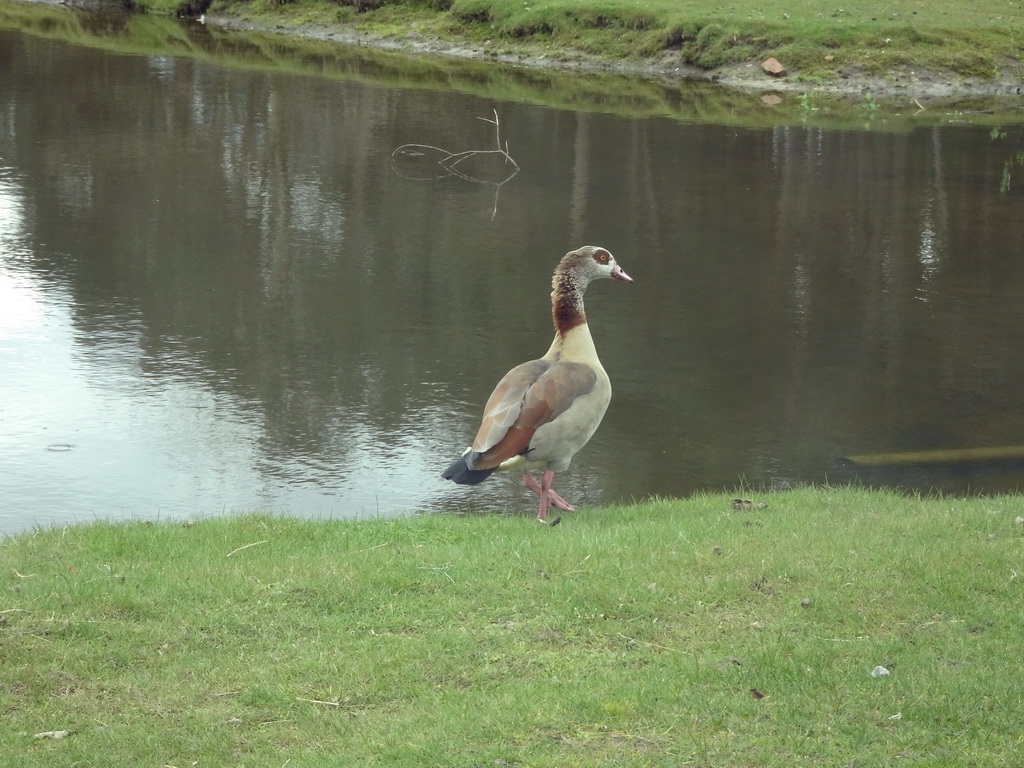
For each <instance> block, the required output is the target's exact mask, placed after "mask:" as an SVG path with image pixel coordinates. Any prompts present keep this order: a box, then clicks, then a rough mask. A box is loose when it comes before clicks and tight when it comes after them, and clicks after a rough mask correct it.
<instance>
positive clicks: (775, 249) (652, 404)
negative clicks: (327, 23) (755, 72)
mask: <svg viewBox="0 0 1024 768" xmlns="http://www.w3.org/2000/svg"><path fill="white" fill-rule="evenodd" d="M0 62H2V64H3V66H0V163H2V164H3V167H2V168H0V240H2V245H3V248H2V255H0V291H2V296H0V298H2V300H3V303H2V304H0V307H2V309H0V317H2V318H3V319H2V321H0V329H2V330H0V333H2V336H0V339H2V344H3V347H2V355H0V365H2V366H3V375H2V376H0V402H2V403H3V422H4V423H3V427H4V429H3V432H2V434H0V456H2V459H3V462H4V465H5V472H4V473H3V476H2V478H0V500H2V501H0V505H2V509H0V528H3V529H7V530H11V529H17V528H23V527H24V526H26V525H27V524H29V523H31V522H32V521H38V522H41V523H49V522H54V521H56V522H59V521H65V520H72V519H90V518H91V517H93V516H104V517H105V516H108V515H114V516H121V515H137V516H140V517H152V516H156V515H164V516H174V517H185V516H190V515H204V514H217V513H222V512H224V511H233V510H243V509H244V510H248V509H253V508H269V509H275V510H282V511H287V512H289V513H294V514H300V515H307V516H327V515H334V516H353V515H377V514H393V513H395V512H400V511H412V510H417V511H426V510H434V509H488V508H490V509H509V510H516V509H524V510H526V509H529V508H530V507H531V505H532V502H531V501H530V500H529V499H527V498H526V495H525V492H524V491H522V490H521V489H520V488H519V487H518V485H517V484H516V480H515V479H509V480H507V481H502V480H498V481H495V482H491V483H488V484H486V485H485V486H481V487H480V488H475V489H453V488H452V487H451V485H450V484H448V483H445V482H444V481H442V480H440V478H439V477H438V473H439V471H440V470H441V469H442V468H443V467H444V466H445V465H446V464H447V463H448V462H449V461H450V460H451V459H452V458H453V457H454V456H455V455H457V453H458V452H459V451H460V450H461V449H462V448H463V447H464V445H465V444H466V443H467V441H468V440H469V438H470V436H471V434H472V431H473V430H474V428H475V426H476V422H477V419H478V417H479V411H480V408H481V407H482V403H483V399H484V398H485V397H486V394H487V393H488V392H489V391H490V387H491V386H492V385H493V383H494V381H495V380H496V378H497V377H498V376H500V375H501V374H502V373H503V372H504V371H505V370H507V369H508V368H509V367H511V366H512V365H514V364H516V363H518V362H521V361H522V360H523V359H525V358H527V357H529V356H531V355H539V354H541V353H542V352H543V351H544V349H546V348H547V345H548V343H549V341H550V338H549V337H550V331H549V326H548V320H547V317H548V312H549V306H548V295H547V294H548V290H549V280H550V272H551V269H552V267H553V265H554V264H555V262H556V261H557V259H558V258H559V257H560V256H561V254H562V253H564V252H565V251H566V250H568V249H569V248H571V247H575V246H577V245H580V244H583V243H588V242H590V243H593V242H597V243H601V244H604V245H606V246H608V247H610V248H611V249H612V250H613V251H614V252H615V253H616V256H617V257H618V258H619V260H620V262H621V263H622V264H623V266H624V268H625V269H626V270H627V271H628V272H629V273H630V274H631V275H633V276H634V278H636V280H637V282H636V284H635V285H634V286H633V289H634V290H631V291H629V292H628V295H626V293H627V292H621V293H620V292H615V294H614V295H611V294H610V293H607V292H603V291H600V290H598V289H596V288H595V290H594V291H593V295H592V296H589V295H588V304H587V306H588V310H589V312H590V314H591V321H592V326H593V331H594V335H595V339H596V341H597V344H598V348H599V350H600V353H601V357H602V360H603V361H604V364H605V367H606V368H607V369H608V370H609V373H610V375H611V376H612V381H613V385H614V388H615V396H614V398H613V402H612V406H611V410H610V411H609V414H608V416H607V418H606V421H605V423H604V425H603V426H602V428H601V430H600V431H599V432H598V434H597V436H596V437H595V439H594V440H593V442H592V443H591V444H590V446H588V447H587V449H586V450H585V451H584V452H583V453H581V454H580V456H579V457H577V460H576V461H575V463H574V466H573V469H572V470H571V471H570V472H569V473H566V475H565V476H564V478H563V479H560V486H559V487H560V492H562V493H563V494H564V495H565V496H566V497H567V498H574V499H579V500H580V501H581V502H585V503H602V502H612V501H616V500H619V499H630V498H641V497H644V496H646V495H649V494H685V493H690V492H693V491H694V490H696V489H701V488H722V487H730V488H731V487H734V486H735V485H736V484H737V483H739V482H743V481H746V482H750V483H753V484H762V483H763V484H767V485H771V484H775V483H785V482H789V481H798V482H799V481H812V482H820V481H823V480H845V479H849V478H850V476H851V475H850V471H849V469H848V468H844V467H842V466H839V465H837V464H836V461H835V460H836V457H838V456H840V455H843V454H853V453H865V452H871V451H881V450H885V451H893V450H919V449H923V448H928V447H959V446H965V447H966V446H979V445H1003V444H1019V443H1021V442H1022V438H1021V435H1022V433H1024V409H1022V407H1021V406H1022V404H1024V403H1022V400H1024V397H1022V390H1021V387H1020V386H1019V382H1020V381H1021V380H1022V376H1024V358H1022V357H1021V356H1020V355H1019V347H1020V341H1021V334H1022V331H1021V329H1022V328H1024V307H1022V305H1021V303H1020V301H1019V297H1020V296H1021V295H1022V289H1024V261H1022V260H1021V259H1020V246H1019V243H1020V242H1022V236H1024V231H1022V229H1024V220H1022V219H1024V217H1021V216H1020V210H1021V197H1022V194H1024V192H1022V190H1021V188H1020V187H1009V188H1007V187H1006V186H1005V184H1004V183H1003V182H1004V168H1005V164H1006V162H1007V158H1008V157H1012V156H1013V155H1012V153H1013V152H1014V151H1016V150H1017V149H1019V139H1017V141H1018V144H1016V145H1015V144H1013V139H1012V137H1005V138H1004V139H1002V140H997V139H994V138H992V136H990V134H989V133H988V131H983V130H977V129H972V128H970V127H966V126H958V127H949V128H939V127H932V128H925V129H917V130H907V131H906V132H903V133H880V132H871V133H868V132H857V131H827V130H824V129H821V128H813V127H810V128H809V127H803V126H799V125H798V126H776V127H773V128H769V129H765V130H752V129H751V130H742V129H734V128H726V127H722V126H717V125H701V124H684V123H680V122H677V121H673V120H667V119H660V118H659V119H646V120H642V119H626V118H621V117H615V116H609V115H595V114H586V113H577V112H571V111H564V110H556V109H544V108H538V107H533V106H530V105H527V104H522V103H516V102H512V101H508V102H501V103H498V104H494V103H492V102H491V101H490V100H483V99H479V98H475V97H472V96H465V95H460V94H457V93H452V92H424V91H411V90H403V89H400V88H388V87H385V86H377V85H370V84H366V83H360V82H355V81H345V80H337V79H335V80H326V79H320V78H315V77H296V76H289V75H283V74H262V73H253V72H244V71H231V70H223V69H219V68H217V67H216V66H213V65H210V64H206V63H202V62H198V61H195V60H189V59H175V58H168V57H167V56H163V55H160V56H149V57H145V56H114V55H110V54H105V53H101V52H98V51H94V50H90V49H87V48H77V47H73V46H66V45H62V44H57V43H53V42H48V41H45V40H39V39H36V38H31V37H27V36H22V35H19V34H17V33H12V32H0ZM495 108H497V110H498V113H499V114H500V119H501V127H502V135H503V136H505V137H507V138H508V140H509V142H510V144H511V148H512V154H513V156H514V157H515V159H516V162H517V163H518V164H519V165H520V166H521V168H522V170H521V172H520V173H518V174H517V175H516V177H515V179H514V180H513V181H512V182H511V183H509V184H506V185H505V186H504V187H502V188H501V196H500V205H499V206H498V207H497V209H496V208H495V198H494V190H493V187H492V186H490V185H478V184H471V183H466V181H465V180H464V179H460V178H458V177H454V176H452V177H446V178H441V179H437V180H435V181H431V182H423V181H419V180H410V179H408V178H404V177H403V175H402V174H398V173H395V170H394V166H393V164H392V158H391V155H392V153H393V151H394V150H395V148H396V147H399V146H401V145H403V144H409V143H420V144H428V145H432V146H437V147H449V148H464V147H465V148H468V147H481V146H490V145H491V144H492V143H493V141H494V135H493V126H489V125H488V124H486V123H483V122H481V121H480V120H478V119H477V118H478V117H480V116H487V115H490V114H491V111H492V109H495ZM65 443H66V444H69V445H71V446H73V450H70V451H47V450H46V448H47V446H50V445H54V444H65ZM863 477H864V478H865V479H867V480H868V481H870V482H884V483H887V484H895V485H903V486H907V487H915V488H920V489H924V490H927V489H929V488H932V487H941V488H944V489H947V490H950V491H954V492H962V491H966V490H970V489H976V488H979V487H981V488H987V489H1002V488H1012V487H1016V485H1017V483H1018V482H1019V480H1020V477H1021V475H1020V468H1019V467H1016V466H1013V465H1008V464H1002V465H999V466H990V465H986V466H977V465H975V466H968V467H958V468H954V469H952V470H951V469H949V468H946V467H924V468H911V469H908V468H901V469H900V470H899V471H898V472H888V473H887V472H880V471H878V470H872V474H868V475H864V476H863Z"/></svg>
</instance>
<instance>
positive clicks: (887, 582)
mask: <svg viewBox="0 0 1024 768" xmlns="http://www.w3.org/2000/svg"><path fill="white" fill-rule="evenodd" d="M754 501H759V502H763V503H765V504H766V506H764V507H758V506H751V507H747V508H740V509H736V508H734V505H733V504H732V503H731V500H730V498H729V497H726V496H708V497H698V498H693V499H689V500H685V501H656V502H650V503H645V504H641V505H637V506H631V507H624V508H608V509H599V510H586V511H583V512H580V513H576V514H571V515H565V516H564V519H563V522H562V524H561V525H559V526H557V527H554V528H548V527H542V526H539V525H537V524H536V523H534V522H532V521H531V520H530V519H529V518H522V517H507V516H482V517H471V518H457V517H445V516H434V517H417V518H409V519H401V520H380V521H372V522H344V521H332V522H305V521H296V520H290V519H282V518H273V517H263V516H250V517H241V518H235V519H219V520H206V521H199V522H196V523H194V524H172V523H162V524H156V525H151V524H144V523H138V522H130V523H120V524H116V525H110V524H102V523H98V524H93V525H85V526H80V527H73V528H68V529H61V530H47V531H37V532H32V533H28V534H25V535H21V536H17V537H14V538H11V539H8V540H5V541H3V542H2V543H0V565H2V567H0V573H2V575H3V580H4V599H3V602H4V604H3V605H2V606H0V648H2V657H0V658H2V675H0V708H2V711H3V713H4V719H5V726H6V727H5V728H4V729H2V730H0V754H2V755H6V756H8V758H11V757H15V756H16V760H17V764H18V765H20V766H53V765H105V766H120V765H123V766H139V765H174V766H186V765H200V766H201V765H247V766H264V765H267V766H270V765H273V766H282V765H289V766H307V765H328V764H331V765H382V766H384V765H387V766H423V765H444V766H467V767H468V766H603V765H608V766H611V765H615V766H662V765H664V766H675V765H703V766H735V765H743V766H769V765H785V766H810V765H849V766H885V765H933V766H940V765H950V766H972V765H974V766H1004V765H1005V766H1010V765H1015V764H1018V760H1019V754H1020V749H1021V743H1020V742H1021V735H1020V734H1021V731H1020V713H1021V712H1022V711H1024V700H1022V699H1024V693H1022V689H1021V687H1020V679H1021V677H1022V675H1024V657H1022V655H1021V653H1020V638H1021V633H1022V629H1024V619H1022V616H1021V612H1020V604H1021V583H1022V578H1020V577H1018V573H1019V572H1020V571H1022V570H1024V529H1022V527H1021V525H1019V524H1018V523H1017V522H1015V518H1016V516H1017V515H1019V514H1020V513H1021V509H1022V507H1024V502H1022V499H1020V498H1011V497H1004V498H996V499H974V500H967V501H953V500H943V499H927V500H918V499H906V498H902V497H899V496H896V495H893V494H887V493H880V492H869V491H860V490H842V491H833V490H801V491H796V492H790V493H785V494H776V495H768V496H765V497H761V498H756V499H754ZM876 666H884V667H886V668H887V669H888V670H889V671H890V674H889V675H885V676H878V677H873V676H872V674H871V672H872V669H873V668H875V667H876ZM46 732H53V733H52V734H51V737H46V736H37V734H41V733H46ZM64 732H67V733H64ZM54 735H55V736H57V738H53V737H52V736H54Z"/></svg>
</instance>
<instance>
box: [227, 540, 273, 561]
mask: <svg viewBox="0 0 1024 768" xmlns="http://www.w3.org/2000/svg"><path fill="white" fill-rule="evenodd" d="M268 541H270V539H263V541H254V542H253V543H252V544H246V545H245V546H244V547H239V548H238V549H232V550H231V551H230V552H228V555H227V556H228V557H231V556H232V555H234V554H236V553H238V552H241V551H242V550H243V549H248V548H249V547H258V546H259V545H260V544H266V543H267V542H268Z"/></svg>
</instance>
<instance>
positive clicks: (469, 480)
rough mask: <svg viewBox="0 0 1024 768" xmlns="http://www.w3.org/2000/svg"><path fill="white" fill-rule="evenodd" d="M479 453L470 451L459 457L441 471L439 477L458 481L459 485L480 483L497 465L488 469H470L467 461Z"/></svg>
mask: <svg viewBox="0 0 1024 768" xmlns="http://www.w3.org/2000/svg"><path fill="white" fill-rule="evenodd" d="M479 455H480V454H478V453H476V452H474V451H471V452H469V453H467V454H466V455H465V456H463V457H462V458H460V459H459V460H458V461H456V462H455V463H454V464H452V465H451V466H450V467H448V469H446V470H445V471H444V472H442V473H441V477H443V478H444V479H445V480H451V481H453V482H456V483H458V484H459V485H476V484H477V483H482V482H483V481H484V480H486V479H487V478H488V477H490V476H491V473H492V472H494V470H495V469H497V467H491V468H490V469H470V468H469V463H468V462H469V461H472V460H473V459H475V458H476V457H477V456H479Z"/></svg>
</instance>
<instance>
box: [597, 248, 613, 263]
mask: <svg viewBox="0 0 1024 768" xmlns="http://www.w3.org/2000/svg"><path fill="white" fill-rule="evenodd" d="M594 258H595V259H597V263H598V264H607V263H608V259H610V258H611V254H610V253H608V251H598V252H597V253H595V254H594Z"/></svg>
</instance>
